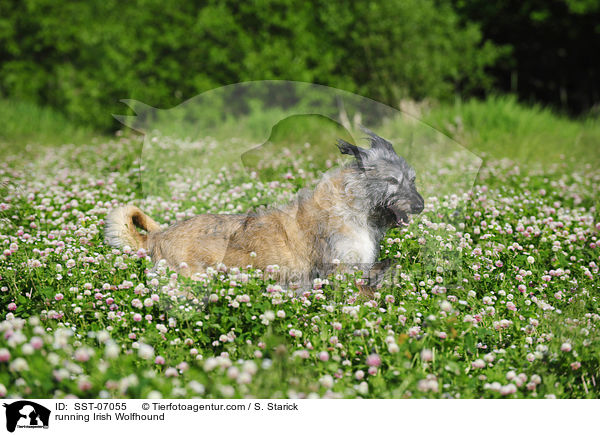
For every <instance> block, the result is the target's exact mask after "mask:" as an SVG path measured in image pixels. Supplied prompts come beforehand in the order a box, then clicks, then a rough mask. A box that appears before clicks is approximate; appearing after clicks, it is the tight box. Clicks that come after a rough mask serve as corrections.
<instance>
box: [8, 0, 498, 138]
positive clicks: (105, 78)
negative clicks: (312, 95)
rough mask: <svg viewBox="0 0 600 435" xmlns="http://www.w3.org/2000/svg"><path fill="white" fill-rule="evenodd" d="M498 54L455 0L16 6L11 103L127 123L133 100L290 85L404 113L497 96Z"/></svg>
mask: <svg viewBox="0 0 600 435" xmlns="http://www.w3.org/2000/svg"><path fill="white" fill-rule="evenodd" d="M498 53H499V50H498V49H497V48H495V47H494V46H492V45H491V44H490V43H482V38H481V34H480V32H479V30H478V28H477V26H476V25H473V24H467V25H464V26H463V25H461V24H459V21H458V17H457V15H456V14H455V13H454V11H453V9H452V7H451V6H450V5H449V2H446V1H442V2H440V1H433V0H425V1H416V0H410V1H400V0H394V1H388V2H381V3H372V2H368V3H367V2H355V3H352V4H349V5H348V4H342V3H337V2H327V1H324V0H312V1H308V2H295V1H291V0H262V1H257V0H255V1H251V2H244V3H241V4H240V3H239V2H236V1H231V0H230V1H215V0H211V1H208V2H206V3H205V4H204V6H202V7H196V6H195V5H193V4H192V3H191V2H185V1H182V0H178V1H172V2H167V3H165V2H161V1H158V0H136V1H131V2H118V1H116V0H106V1H105V0H102V1H99V0H92V1H88V2H69V3H66V4H64V3H57V2H54V1H51V0H24V1H22V0H8V1H5V2H2V4H1V5H0V94H2V95H4V96H10V97H14V98H19V99H26V100H32V101H36V102H38V103H42V104H44V105H49V106H52V107H54V108H56V109H58V110H59V111H61V112H63V113H64V114H66V115H67V116H68V117H69V118H70V119H72V120H74V121H77V122H79V123H84V124H90V125H93V126H96V127H100V128H110V127H111V126H114V125H116V124H115V122H116V121H114V120H113V119H112V117H111V116H110V115H111V113H119V112H123V107H122V106H121V105H120V104H119V103H118V101H119V100H120V99H123V98H134V99H137V100H141V101H144V102H146V103H148V104H151V105H154V106H160V107H166V106H172V105H174V104H178V103H180V102H181V101H182V100H184V99H186V98H189V97H192V96H194V95H196V94H197V93H199V92H202V91H205V90H208V89H211V88H214V87H216V86H219V85H224V84H230V83H237V82H240V81H247V80H262V79H288V80H300V81H308V82H314V83H320V84H326V85H331V86H335V87H340V88H343V89H347V90H349V91H356V92H360V93H363V94H364V95H366V96H369V97H371V98H374V99H377V100H380V101H383V102H386V103H389V104H396V103H397V101H398V99H399V98H400V97H404V96H411V97H414V98H423V97H425V96H427V97H434V98H441V99H443V98H448V97H450V96H451V95H452V94H453V93H454V92H455V91H465V92H470V91H473V90H475V89H486V88H488V87H489V86H490V80H489V78H488V77H487V76H486V74H485V68H486V67H487V66H489V65H491V64H492V63H493V62H494V60H495V59H496V57H497V55H498Z"/></svg>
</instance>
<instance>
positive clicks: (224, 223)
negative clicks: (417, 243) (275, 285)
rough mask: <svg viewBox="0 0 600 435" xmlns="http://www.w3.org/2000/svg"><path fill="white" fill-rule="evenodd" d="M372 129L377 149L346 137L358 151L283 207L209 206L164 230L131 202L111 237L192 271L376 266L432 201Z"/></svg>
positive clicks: (114, 222)
mask: <svg viewBox="0 0 600 435" xmlns="http://www.w3.org/2000/svg"><path fill="white" fill-rule="evenodd" d="M365 132H366V133H367V134H368V135H369V140H370V144H371V147H370V149H364V148H360V147H358V146H356V145H353V144H350V143H348V142H345V141H342V140H338V143H337V146H338V148H339V150H340V151H341V153H342V154H348V155H351V156H353V157H354V159H352V161H350V162H349V163H347V164H346V165H344V166H342V167H340V168H337V169H332V170H330V171H328V172H327V173H325V174H324V176H323V177H322V178H321V179H320V180H319V182H318V183H317V184H316V186H315V188H314V189H313V190H306V189H303V190H301V191H300V192H299V193H298V195H297V198H296V199H295V200H294V201H293V202H291V203H289V204H288V205H286V206H284V207H282V208H279V209H275V208H274V209H267V210H266V211H261V212H259V213H255V214H242V215H240V214H236V215H233V214H230V215H227V214H203V215H198V216H195V217H193V218H190V219H187V220H185V221H181V222H178V223H176V224H174V225H172V226H170V227H168V228H166V229H163V230H161V229H160V227H159V225H158V224H157V223H156V222H155V221H154V220H152V219H151V218H150V217H148V216H147V215H146V214H144V213H143V212H142V211H141V210H140V209H139V208H137V207H135V206H132V205H128V206H125V207H121V208H117V209H115V210H113V211H112V212H111V213H110V214H109V216H108V218H107V221H106V230H105V240H106V242H107V243H108V244H109V245H111V246H115V247H124V246H125V245H128V246H130V247H131V248H133V249H140V248H143V249H145V250H146V251H147V252H148V253H149V254H150V257H151V258H152V260H153V261H154V262H158V261H159V260H161V259H164V260H165V261H166V262H167V264H168V265H169V267H171V268H172V269H174V270H177V271H178V272H179V273H181V274H182V275H184V276H192V277H193V276H194V275H195V274H196V273H203V272H204V271H205V269H206V268H207V267H209V266H211V267H214V266H216V265H217V264H219V263H222V264H225V265H226V266H228V267H246V266H248V265H252V266H253V267H255V268H258V269H261V270H265V268H267V266H269V265H278V266H279V268H280V269H279V271H280V272H279V281H280V282H281V283H283V284H285V285H291V286H293V287H294V288H298V287H299V286H304V285H306V284H308V285H310V283H312V280H313V279H314V278H317V277H325V276H327V275H328V274H329V273H331V272H333V271H334V270H336V269H338V270H339V269H340V268H342V269H343V270H345V271H351V270H352V269H355V268H356V266H358V268H359V269H360V270H362V271H363V272H364V273H367V274H368V273H369V272H370V271H371V269H372V268H373V266H374V265H375V263H376V260H377V257H378V254H379V249H380V245H379V242H380V240H381V238H382V237H383V236H384V234H385V233H386V231H387V230H388V229H390V228H392V227H394V226H400V225H406V224H407V223H408V221H409V214H418V213H420V212H421V211H422V210H423V208H424V201H423V197H422V196H421V195H420V194H419V193H418V192H417V188H416V186H415V171H414V169H413V168H412V167H411V166H410V165H409V164H408V163H407V162H406V161H405V160H404V158H402V157H400V156H398V154H396V152H395V150H394V147H393V146H392V144H391V143H390V142H388V141H387V140H385V139H383V138H381V137H379V136H377V135H376V134H375V133H373V132H371V131H369V130H365ZM136 227H138V228H141V229H143V230H145V231H146V233H145V234H142V233H140V232H139V231H137V230H136Z"/></svg>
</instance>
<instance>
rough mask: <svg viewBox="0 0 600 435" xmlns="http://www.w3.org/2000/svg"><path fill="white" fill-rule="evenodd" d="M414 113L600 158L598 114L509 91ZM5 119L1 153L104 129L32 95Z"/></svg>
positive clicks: (318, 138) (306, 137)
mask: <svg viewBox="0 0 600 435" xmlns="http://www.w3.org/2000/svg"><path fill="white" fill-rule="evenodd" d="M271 115H272V114H271ZM416 116H417V118H418V119H420V120H421V121H423V122H424V123H426V124H428V125H430V126H432V127H434V128H435V129H437V130H439V131H440V132H442V133H443V134H445V135H447V136H449V137H451V138H452V139H454V140H455V141H457V142H458V143H459V144H461V145H463V146H464V147H466V148H467V149H469V150H470V151H472V152H474V153H476V154H479V155H482V154H484V155H490V156H493V157H496V158H509V159H511V160H515V161H517V162H519V163H520V164H525V165H527V164H539V163H541V164H550V163H561V162H563V161H572V162H576V163H578V164H590V165H595V166H597V165H598V164H600V120H598V119H597V118H591V117H588V118H584V119H579V120H575V119H570V118H568V117H565V116H561V115H558V114H556V113H554V112H553V111H552V110H550V109H548V108H544V107H541V106H539V105H524V104H521V103H519V102H518V101H517V100H516V98H514V97H512V96H494V97H490V98H488V99H486V100H475V99H472V100H468V101H460V100H459V101H456V102H455V103H454V104H433V105H431V106H430V107H421V108H420V110H419V112H418V113H417V114H416ZM267 118H268V119H272V116H269V114H266V113H263V111H257V113H253V114H252V115H249V116H246V117H245V118H244V119H239V120H235V123H234V124H232V122H231V120H229V121H227V120H225V121H224V122H223V124H222V126H221V127H222V128H220V129H219V130H223V133H224V134H226V135H229V137H231V136H232V135H233V136H235V137H237V138H239V139H241V140H242V141H244V139H245V138H251V137H255V136H256V130H257V129H258V127H257V126H262V124H264V119H267ZM0 119H1V120H2V123H3V127H2V129H0V154H6V151H8V152H12V153H14V152H19V151H22V150H23V149H24V146H25V145H28V144H31V145H59V144H63V143H81V142H84V141H88V140H90V139H91V138H92V137H94V136H101V134H99V133H98V132H94V131H93V130H91V129H90V128H86V127H83V126H79V125H76V124H74V123H72V122H71V121H70V120H69V119H67V118H66V117H65V116H64V115H62V114H60V113H58V112H56V111H54V110H51V109H48V108H42V107H39V106H37V105H35V104H32V103H28V102H21V101H10V100H0ZM393 124H394V123H393V122H392V123H388V124H387V125H388V126H390V128H389V131H386V128H385V127H384V128H383V129H382V131H381V132H380V134H381V135H383V136H385V135H386V134H387V135H389V136H390V137H394V136H395V135H396V133H397V132H396V129H395V128H394V127H392V125H393ZM182 125H183V127H185V125H184V124H182ZM182 125H179V124H178V125H176V126H172V127H173V128H174V129H175V130H177V129H181V130H180V133H181V134H182V135H184V136H185V135H187V134H188V133H190V132H186V130H185V128H182ZM396 127H401V126H399V125H398V126H396ZM402 128H404V127H402ZM331 132H337V129H335V128H333V127H332V125H331V124H330V123H329V122H328V121H327V120H324V119H319V117H313V118H311V117H298V118H296V119H290V120H288V121H287V122H283V123H281V124H280V125H279V126H277V128H274V129H273V132H272V133H273V137H271V138H269V139H270V141H273V142H279V143H287V145H288V146H292V143H296V142H298V144H297V145H301V144H303V143H305V142H310V143H319V142H321V143H322V142H323V140H325V139H327V140H328V141H329V142H331V141H333V139H332V138H331V137H330V136H331V134H330V133H331ZM195 133H196V134H197V131H196V132H195ZM216 136H218V135H216ZM217 139H219V138H218V137H217ZM247 145H248V144H245V145H240V149H243V150H245V149H247ZM292 147H293V146H292ZM236 149H237V148H236ZM232 151H234V150H233V149H232ZM238 151H239V150H238ZM238 154H239V153H238Z"/></svg>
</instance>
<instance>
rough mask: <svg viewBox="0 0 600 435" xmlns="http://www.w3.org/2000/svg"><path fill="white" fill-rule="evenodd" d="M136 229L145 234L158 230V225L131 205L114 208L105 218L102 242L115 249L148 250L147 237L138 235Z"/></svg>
mask: <svg viewBox="0 0 600 435" xmlns="http://www.w3.org/2000/svg"><path fill="white" fill-rule="evenodd" d="M136 227H138V228H141V229H143V230H145V231H146V232H147V233H151V232H153V231H158V230H160V227H159V226H158V224H157V223H156V222H154V221H153V220H152V219H151V218H150V217H148V216H147V215H146V214H145V213H144V212H143V211H142V210H140V209H139V208H137V207H135V206H133V205H127V206H125V207H119V208H116V209H114V210H113V211H111V212H110V213H109V215H108V217H107V218H106V229H105V231H104V240H105V241H106V243H107V244H109V245H111V246H115V247H117V248H122V247H123V246H129V247H131V248H133V249H141V248H144V249H148V235H147V234H142V233H140V232H139V231H138V230H137V229H136Z"/></svg>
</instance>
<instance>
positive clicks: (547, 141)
mask: <svg viewBox="0 0 600 435" xmlns="http://www.w3.org/2000/svg"><path fill="white" fill-rule="evenodd" d="M422 120H423V121H424V122H426V123H428V124H430V125H431V126H433V127H434V128H437V129H438V130H440V131H442V132H443V133H444V134H447V135H448V136H450V137H452V138H453V139H455V140H456V141H458V142H459V143H461V144H463V145H465V146H466V147H467V148H469V149H470V150H471V151H473V152H475V153H486V154H490V155H492V156H494V157H496V158H509V159H511V160H515V161H518V162H520V163H523V164H529V163H542V164H548V163H557V162H560V161H562V160H563V156H564V157H566V158H567V159H569V158H573V159H575V160H577V161H579V162H585V163H590V164H593V165H598V164H599V163H600V120H598V119H594V118H587V119H585V118H584V119H581V120H574V119H569V118H567V117H565V116H559V115H557V114H556V113H554V112H553V111H552V110H550V109H548V108H543V107H541V106H539V105H533V106H531V105H529V106H528V105H523V104H520V103H518V102H517V101H516V99H515V98H514V97H511V96H497V97H490V98H488V99H487V100H485V101H480V100H469V101H458V102H457V103H456V104H454V105H440V106H437V107H434V108H433V109H431V110H430V111H428V112H427V111H426V112H425V113H424V115H423V116H422Z"/></svg>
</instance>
